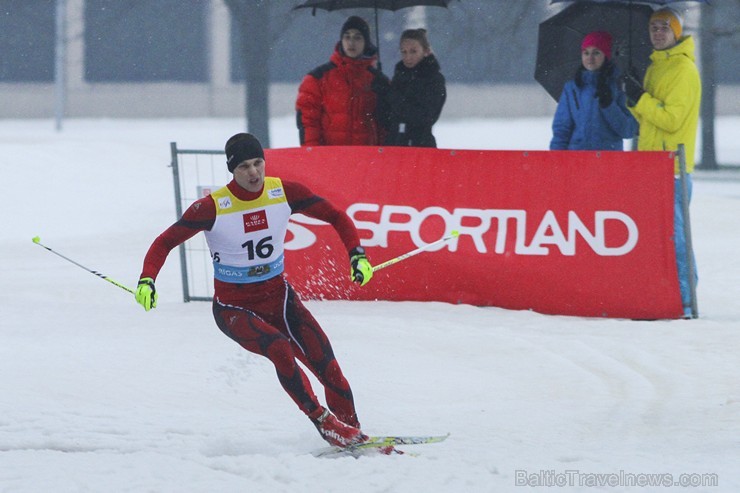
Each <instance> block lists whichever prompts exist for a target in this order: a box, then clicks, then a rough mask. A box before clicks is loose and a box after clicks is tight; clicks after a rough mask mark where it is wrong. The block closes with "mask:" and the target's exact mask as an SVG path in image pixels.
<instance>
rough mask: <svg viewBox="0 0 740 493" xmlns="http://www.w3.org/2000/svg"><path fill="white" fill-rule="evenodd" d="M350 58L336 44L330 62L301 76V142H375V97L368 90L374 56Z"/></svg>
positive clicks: (376, 140) (376, 133)
mask: <svg viewBox="0 0 740 493" xmlns="http://www.w3.org/2000/svg"><path fill="white" fill-rule="evenodd" d="M376 53H377V52H376V50H375V49H374V48H373V49H372V53H369V54H366V55H365V56H362V57H361V58H350V57H348V56H346V55H344V54H343V53H342V52H341V43H339V44H337V46H336V48H335V50H334V53H333V54H332V56H331V58H330V62H329V63H327V64H324V65H321V66H319V67H317V68H316V69H314V70H312V71H311V72H310V73H309V74H308V75H306V76H305V77H304V78H303V82H301V85H300V87H299V88H298V99H297V101H296V113H297V124H298V131H299V137H300V142H301V145H304V146H319V145H378V144H379V138H378V123H377V116H376V110H377V96H376V95H375V93H374V92H373V91H372V90H371V89H370V84H371V82H372V80H373V73H372V72H370V70H369V69H371V68H372V67H374V66H375V64H376V60H377V55H376Z"/></svg>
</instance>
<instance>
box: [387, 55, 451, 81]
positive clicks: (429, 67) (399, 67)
mask: <svg viewBox="0 0 740 493" xmlns="http://www.w3.org/2000/svg"><path fill="white" fill-rule="evenodd" d="M395 71H396V73H403V72H416V73H417V74H419V75H421V76H426V75H431V74H433V73H435V72H439V71H440V66H439V62H438V61H437V57H435V56H434V53H431V54H429V55H427V56H425V57H424V58H422V59H421V61H420V62H419V63H418V64H417V65H416V67H413V68H407V67H406V65H404V64H403V62H402V61H400V62H398V63H397V64H396V67H395Z"/></svg>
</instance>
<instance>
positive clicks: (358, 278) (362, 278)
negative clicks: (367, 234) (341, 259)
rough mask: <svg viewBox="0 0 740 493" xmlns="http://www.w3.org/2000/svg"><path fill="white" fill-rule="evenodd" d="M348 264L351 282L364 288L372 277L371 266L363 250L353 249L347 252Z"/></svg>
mask: <svg viewBox="0 0 740 493" xmlns="http://www.w3.org/2000/svg"><path fill="white" fill-rule="evenodd" d="M349 262H350V264H351V265H352V272H351V274H350V275H351V276H352V282H356V283H358V284H359V285H360V286H364V285H365V284H367V283H368V281H370V279H372V277H373V266H372V265H370V262H368V260H367V257H366V256H365V249H364V248H362V247H359V246H358V247H355V248H353V249H352V251H351V252H349Z"/></svg>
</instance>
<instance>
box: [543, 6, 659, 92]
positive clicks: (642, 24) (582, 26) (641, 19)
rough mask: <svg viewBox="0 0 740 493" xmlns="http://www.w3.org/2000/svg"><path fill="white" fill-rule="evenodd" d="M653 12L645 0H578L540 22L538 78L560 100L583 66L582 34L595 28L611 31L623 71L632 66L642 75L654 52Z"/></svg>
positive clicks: (613, 47)
mask: <svg viewBox="0 0 740 493" xmlns="http://www.w3.org/2000/svg"><path fill="white" fill-rule="evenodd" d="M555 1H563V0H555ZM571 1H572V0H571ZM652 13H653V9H652V8H651V7H650V6H649V5H644V4H632V3H631V2H625V3H620V2H615V1H599V0H595V1H594V0H591V1H582V0H581V1H575V2H574V3H573V4H572V5H569V6H568V7H567V8H565V9H564V10H562V11H561V12H559V13H557V14H555V15H554V16H552V17H550V18H548V19H546V20H545V21H543V22H542V23H540V26H539V33H538V37H537V64H536V66H535V72H534V78H535V80H537V82H539V83H540V84H542V87H544V88H545V90H547V92H548V93H549V94H550V96H552V97H553V98H555V100H556V101H557V100H559V99H560V93H561V92H562V91H563V86H564V85H565V83H566V82H567V81H568V80H570V79H572V78H573V76H574V75H575V73H576V70H578V67H580V66H581V42H582V41H583V37H584V36H585V35H586V34H588V33H590V32H592V31H608V32H609V33H610V34H611V35H612V40H613V42H612V60H613V61H614V62H615V63H616V65H617V66H618V67H619V69H620V70H621V71H622V73H627V71H628V70H629V69H630V67H632V68H633V70H634V71H635V72H636V73H637V76H638V77H640V78H642V76H643V75H644V74H645V70H646V69H647V66H648V64H649V62H650V58H649V57H650V53H652V45H651V44H650V35H649V34H648V28H647V26H648V22H649V21H650V16H651V15H652Z"/></svg>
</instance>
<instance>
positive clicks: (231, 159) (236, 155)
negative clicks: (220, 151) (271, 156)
mask: <svg viewBox="0 0 740 493" xmlns="http://www.w3.org/2000/svg"><path fill="white" fill-rule="evenodd" d="M224 151H225V152H226V166H228V167H229V171H231V172H232V173H233V172H234V169H235V168H236V167H237V166H239V164H240V163H242V162H244V161H246V160H247V159H254V158H256V157H261V158H262V159H264V158H265V152H264V151H263V150H262V144H260V141H259V140H257V137H255V136H254V135H252V134H247V133H240V134H236V135H234V136H232V137H231V138H230V139H229V140H227V141H226V146H225V147H224Z"/></svg>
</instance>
